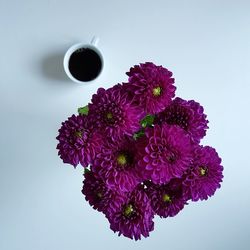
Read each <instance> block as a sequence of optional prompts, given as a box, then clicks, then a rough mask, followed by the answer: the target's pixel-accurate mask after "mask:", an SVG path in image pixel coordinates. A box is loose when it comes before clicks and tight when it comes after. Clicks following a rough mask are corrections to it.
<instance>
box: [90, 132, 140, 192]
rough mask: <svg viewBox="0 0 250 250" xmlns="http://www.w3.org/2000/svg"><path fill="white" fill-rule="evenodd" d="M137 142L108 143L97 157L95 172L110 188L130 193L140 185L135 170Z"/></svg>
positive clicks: (126, 140)
mask: <svg viewBox="0 0 250 250" xmlns="http://www.w3.org/2000/svg"><path fill="white" fill-rule="evenodd" d="M135 156H136V150H135V142H134V140H133V139H132V138H128V137H124V138H123V139H122V140H117V141H109V140H108V141H107V143H106V144H104V145H103V146H102V149H101V152H100V153H99V154H98V155H97V156H96V159H95V161H94V164H93V167H92V169H93V171H94V172H95V173H96V174H97V175H98V176H100V178H102V180H103V181H104V182H105V183H106V185H107V186H108V188H110V189H112V190H116V191H118V192H121V193H123V192H129V191H131V190H133V189H134V188H135V186H136V185H137V184H138V183H140V179H139V178H138V176H137V173H136V170H135V165H136V161H135Z"/></svg>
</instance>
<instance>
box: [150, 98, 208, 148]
mask: <svg viewBox="0 0 250 250" xmlns="http://www.w3.org/2000/svg"><path fill="white" fill-rule="evenodd" d="M206 117H207V116H206V115H205V114H204V110H203V107H202V106H201V105H200V104H199V103H198V102H195V101H193V100H190V101H186V100H183V99H181V98H179V97H177V98H175V99H174V100H173V101H172V102H171V104H170V105H169V106H167V107H166V109H165V110H164V111H162V112H161V113H159V114H157V115H156V117H155V123H157V124H162V123H164V122H166V123H167V124H170V125H178V126H179V127H181V128H183V129H184V130H185V131H187V133H188V134H189V135H190V136H191V138H192V140H193V142H195V143H199V142H200V139H202V138H203V137H204V136H205V135H206V129H207V128H208V126H207V124H208V120H207V119H206Z"/></svg>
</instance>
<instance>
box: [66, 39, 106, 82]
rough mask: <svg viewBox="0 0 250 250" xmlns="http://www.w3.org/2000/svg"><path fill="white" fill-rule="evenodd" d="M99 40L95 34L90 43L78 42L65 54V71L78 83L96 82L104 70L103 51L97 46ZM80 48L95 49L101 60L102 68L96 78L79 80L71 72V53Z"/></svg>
mask: <svg viewBox="0 0 250 250" xmlns="http://www.w3.org/2000/svg"><path fill="white" fill-rule="evenodd" d="M98 42H99V38H98V37H96V36H94V37H93V39H92V40H91V42H90V44H86V43H77V44H74V45H73V46H71V47H70V48H69V49H68V50H67V52H66V53H65V55H64V59H63V67H64V71H65V73H66V74H67V76H68V77H69V78H70V79H71V80H72V81H74V82H77V83H85V84H86V83H92V82H94V81H95V80H96V79H97V78H98V77H99V76H100V75H101V73H102V71H103V67H104V60H103V56H102V53H101V51H100V50H99V49H98V48H97V44H98ZM79 49H90V50H92V51H94V52H95V53H96V54H97V55H98V57H99V59H100V61H101V68H100V71H99V73H98V75H97V76H96V77H95V78H94V79H91V80H87V81H84V80H79V79H77V78H76V77H75V76H73V75H72V73H71V72H70V70H69V61H70V57H71V55H72V54H73V53H74V52H76V51H77V50H79Z"/></svg>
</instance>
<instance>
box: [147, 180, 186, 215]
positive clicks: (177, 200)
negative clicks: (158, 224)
mask: <svg viewBox="0 0 250 250" xmlns="http://www.w3.org/2000/svg"><path fill="white" fill-rule="evenodd" d="M146 193H147V195H148V197H149V198H150V200H151V206H152V208H153V210H154V212H155V213H156V214H157V215H159V216H160V217H163V218H166V217H173V216H175V215H177V214H178V213H179V212H180V211H181V210H182V209H183V208H184V205H185V204H187V203H186V201H187V199H186V197H185V196H184V193H183V188H182V179H180V178H174V179H171V181H170V182H168V183H167V184H163V185H156V184H153V183H152V182H148V185H147V187H146Z"/></svg>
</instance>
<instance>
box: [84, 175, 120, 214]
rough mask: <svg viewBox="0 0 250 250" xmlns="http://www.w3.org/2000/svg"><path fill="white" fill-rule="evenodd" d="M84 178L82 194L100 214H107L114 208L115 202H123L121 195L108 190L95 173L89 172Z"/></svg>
mask: <svg viewBox="0 0 250 250" xmlns="http://www.w3.org/2000/svg"><path fill="white" fill-rule="evenodd" d="M84 177H85V179H84V181H83V188H82V193H83V195H85V199H86V201H88V202H89V204H90V205H91V206H93V208H94V209H96V210H98V211H99V212H103V213H106V212H107V210H108V209H109V207H110V206H112V205H113V206H114V203H115V202H121V201H120V199H123V198H122V196H121V195H120V194H117V193H116V192H114V191H111V190H110V189H108V188H107V186H106V185H105V183H104V182H103V181H102V180H101V179H100V178H98V177H96V176H95V175H94V174H93V172H91V171H87V172H86V173H85V174H84Z"/></svg>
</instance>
